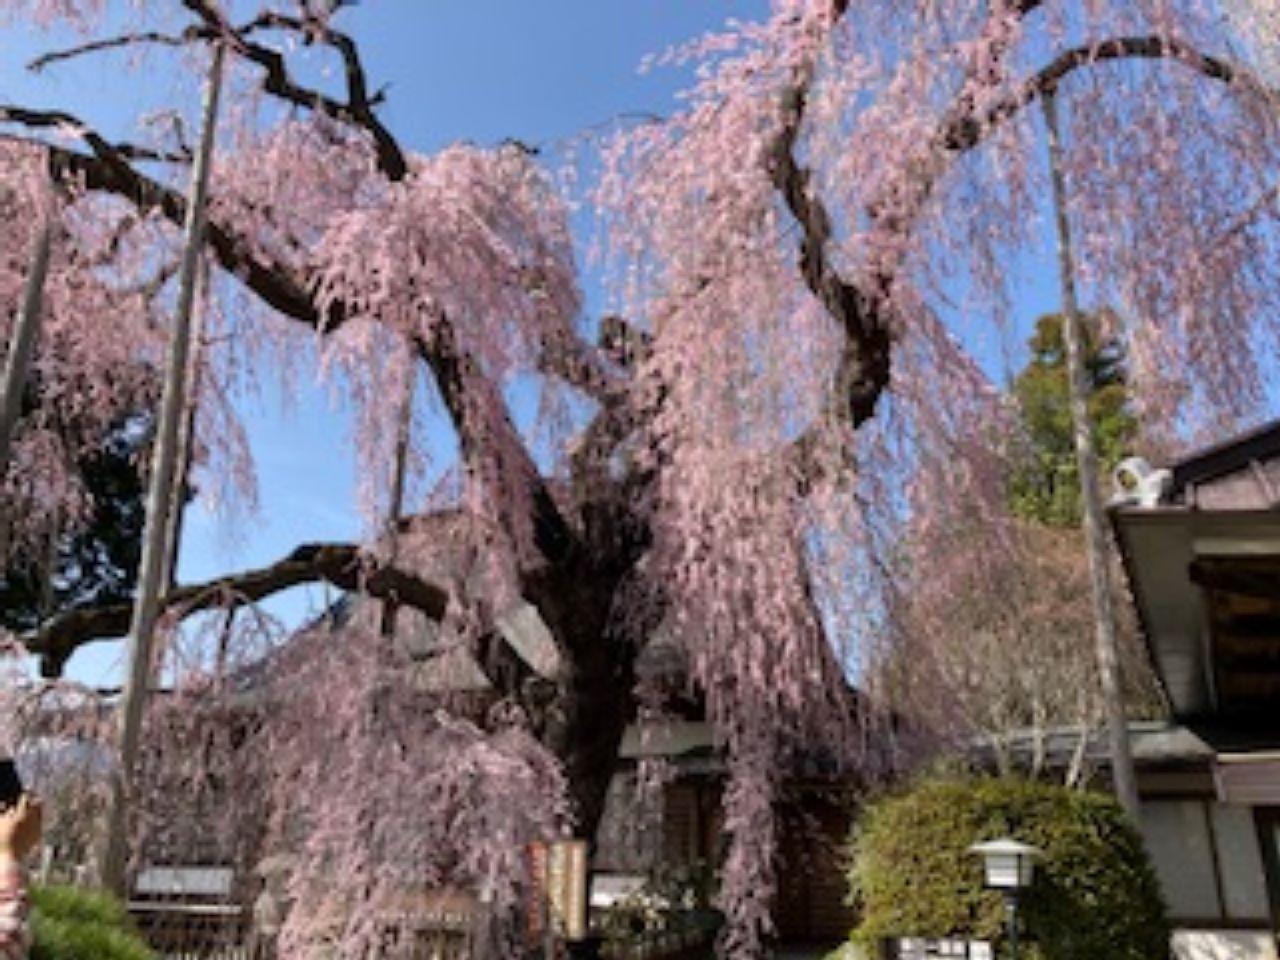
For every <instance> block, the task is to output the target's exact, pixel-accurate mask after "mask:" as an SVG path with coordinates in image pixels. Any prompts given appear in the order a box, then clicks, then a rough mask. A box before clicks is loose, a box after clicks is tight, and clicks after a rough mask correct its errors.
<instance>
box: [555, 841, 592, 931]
mask: <svg viewBox="0 0 1280 960" xmlns="http://www.w3.org/2000/svg"><path fill="white" fill-rule="evenodd" d="M547 902H548V904H549V906H550V908H551V923H552V925H553V926H554V927H555V928H556V930H557V931H558V932H559V933H560V934H561V935H562V936H563V937H564V938H565V940H569V941H575V940H585V939H586V937H587V842H586V841H585V840H557V841H554V842H553V843H551V844H550V845H549V856H548V858H547Z"/></svg>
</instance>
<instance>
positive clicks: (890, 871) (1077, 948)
mask: <svg viewBox="0 0 1280 960" xmlns="http://www.w3.org/2000/svg"><path fill="white" fill-rule="evenodd" d="M1003 836H1010V837H1014V838H1016V839H1018V840H1020V841H1023V842H1025V843H1030V844H1033V845H1034V846H1036V847H1039V848H1040V849H1041V850H1042V851H1043V857H1042V859H1041V860H1040V861H1039V863H1038V865H1037V868H1036V879H1035V883H1034V884H1033V885H1032V887H1031V889H1029V890H1028V891H1027V892H1026V893H1025V894H1024V895H1023V897H1022V900H1021V904H1022V906H1021V910H1020V914H1021V917H1022V928H1023V930H1024V935H1025V936H1026V938H1027V942H1026V943H1025V945H1024V949H1023V950H1022V951H1021V956H1022V957H1024V958H1027V960H1098V958H1103V957H1105V958H1107V960H1166V958H1167V957H1168V955H1169V925H1168V921H1167V919H1166V918H1165V911H1164V904H1163V902H1162V900H1161V896H1160V890H1159V886H1158V884H1157V881H1156V877H1155V873H1154V871H1153V870H1152V868H1151V864H1150V862H1149V861H1148V859H1147V855H1146V851H1145V849H1144V847H1143V844H1142V838H1141V837H1140V836H1139V835H1138V832H1137V831H1136V830H1135V829H1134V828H1133V826H1132V825H1131V824H1130V823H1129V822H1128V820H1127V818H1126V817H1125V815H1124V813H1123V811H1122V810H1121V809H1120V807H1119V805H1118V804H1117V803H1116V802H1115V800H1114V799H1112V798H1111V797H1109V796H1105V795H1103V794H1099V793H1085V792H1080V791H1074V790H1068V789H1066V788H1064V787H1058V786H1053V785H1049V784H1043V783H1036V782H1031V781H1026V780H1018V779H976V778H975V779H957V780H935V781H927V782H924V783H922V784H920V785H918V786H916V787H915V788H914V789H912V790H910V791H908V792H907V793H904V794H901V795H898V796H891V797H888V798H885V799H883V800H880V801H879V802H876V803H873V804H872V805H870V806H869V807H868V808H867V810H866V811H865V813H864V814H863V816H862V818H861V819H860V821H859V823H858V826H857V827H856V829H855V833H854V837H853V855H854V863H853V870H852V876H851V885H852V887H853V892H854V896H855V897H856V899H857V900H858V902H859V903H860V904H861V906H862V923H861V924H860V925H859V927H858V929H857V930H855V931H854V933H853V941H854V943H855V944H858V945H860V946H861V947H863V948H864V950H865V952H866V953H867V955H869V956H875V955H876V954H875V949H876V947H877V946H878V944H879V942H880V941H881V940H882V939H884V938H889V937H903V936H917V937H953V936H954V937H972V938H979V939H984V940H991V941H995V942H997V943H999V942H1001V941H1002V939H1003V930H1004V926H1003V924H1004V917H1003V908H1002V902H1001V898H1000V895H999V894H998V893H995V892H994V891H990V890H985V889H983V883H982V869H981V865H980V863H979V861H978V858H976V857H975V856H974V855H973V854H971V853H969V852H968V848H969V847H970V846H971V845H972V844H974V843H977V842H980V841H985V840H993V839H996V838H998V837H1003Z"/></svg>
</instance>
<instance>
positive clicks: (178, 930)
mask: <svg viewBox="0 0 1280 960" xmlns="http://www.w3.org/2000/svg"><path fill="white" fill-rule="evenodd" d="M234 888H235V871H234V870H233V869H232V868H230V867H225V866H159V865H152V866H147V867H145V868H144V869H142V870H141V871H139V873H138V875H137V877H136V878H135V879H134V882H133V897H132V899H130V900H129V903H128V908H129V913H130V915H131V916H132V917H133V918H134V921H135V922H136V923H137V925H138V929H139V930H140V931H141V932H142V935H143V936H144V937H145V938H146V940H147V942H148V943H149V944H150V945H151V947H152V948H153V949H154V950H155V951H156V952H157V953H158V954H159V955H160V956H161V957H163V958H169V960H248V957H249V949H248V946H247V944H248V940H249V911H247V910H246V909H245V907H244V905H243V904H242V903H239V902H237V900H236V899H235V896H234V894H235V889H234Z"/></svg>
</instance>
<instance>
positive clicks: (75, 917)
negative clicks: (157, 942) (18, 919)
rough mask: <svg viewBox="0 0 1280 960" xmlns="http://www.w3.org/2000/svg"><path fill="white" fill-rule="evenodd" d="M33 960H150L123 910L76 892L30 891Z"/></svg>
mask: <svg viewBox="0 0 1280 960" xmlns="http://www.w3.org/2000/svg"><path fill="white" fill-rule="evenodd" d="M31 932H32V935H33V942H32V947H31V960H152V958H153V956H154V955H153V954H152V952H151V950H150V949H149V948H148V947H147V945H146V944H145V943H144V942H143V941H142V938H141V937H139V936H138V934H137V933H136V931H135V930H134V927H133V923H132V922H131V921H130V919H129V916H128V914H127V913H126V912H125V909H124V906H123V904H121V903H120V901H119V900H117V899H116V898H115V897H113V896H111V895H110V894H108V893H102V892H99V891H91V890H81V889H78V888H76V887H36V888H35V889H33V890H32V891H31Z"/></svg>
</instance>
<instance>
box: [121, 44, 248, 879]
mask: <svg viewBox="0 0 1280 960" xmlns="http://www.w3.org/2000/svg"><path fill="white" fill-rule="evenodd" d="M225 55H226V54H225V47H224V45H223V44H222V43H215V44H214V47H213V62H212V64H211V65H210V67H209V77H208V80H207V82H206V84H205V92H204V107H203V131H202V133H201V139H200V149H199V152H198V153H197V155H196V160H195V168H194V169H193V170H192V173H191V189H190V193H189V196H188V199H187V211H186V222H185V224H184V234H185V238H184V242H185V244H186V246H185V248H184V250H183V253H182V268H181V271H180V273H179V281H178V284H179V285H178V306H177V314H176V316H175V318H174V329H173V335H172V337H171V338H170V341H169V356H168V360H167V365H166V367H165V380H164V394H163V397H162V399H161V403H160V423H159V428H158V429H157V431H156V439H155V452H154V454H153V457H152V468H151V485H150V488H149V490H148V492H147V522H146V529H145V531H144V534H143V544H142V562H141V564H140V566H139V570H138V593H137V598H136V599H135V601H134V607H133V622H132V624H131V626H130V628H129V673H128V676H127V677H126V678H125V687H124V693H123V699H122V703H121V706H120V767H119V769H118V770H117V771H116V776H115V778H114V780H113V783H112V796H111V806H110V809H109V816H108V822H107V830H108V833H107V850H106V856H105V858H104V863H103V874H104V877H103V879H104V880H105V881H106V883H107V885H108V886H109V887H110V888H111V889H113V890H115V891H116V892H117V893H120V894H123V893H125V889H124V881H125V867H126V861H127V851H128V842H127V841H128V837H127V825H128V816H127V814H128V803H129V799H130V798H129V792H130V787H131V780H132V777H133V772H134V767H135V765H136V760H137V755H138V741H139V734H140V733H141V730H142V714H143V707H144V705H145V703H146V699H147V692H148V687H149V686H150V681H151V665H152V664H151V661H152V641H153V639H154V634H155V625H156V619H157V615H158V612H159V611H158V603H157V601H158V600H159V599H160V590H161V588H162V586H163V585H162V583H161V574H162V573H163V568H164V563H165V556H164V554H165V531H166V528H167V526H168V524H167V515H168V512H169V509H168V508H169V506H170V504H171V502H172V497H173V480H174V474H175V473H176V470H177V460H178V457H177V453H178V437H179V432H180V430H181V426H182V418H183V414H184V412H185V408H186V405H185V403H184V402H183V393H184V392H185V386H186V379H187V357H188V354H189V352H190V346H191V313H192V305H193V303H194V300H195V286H196V273H197V267H198V265H199V260H200V247H201V242H202V237H203V235H204V220H205V200H206V197H207V195H208V188H209V166H210V161H211V159H212V156H213V141H214V130H215V127H216V124H217V116H218V97H219V93H220V91H221V87H222V64H223V59H224V57H225Z"/></svg>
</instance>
